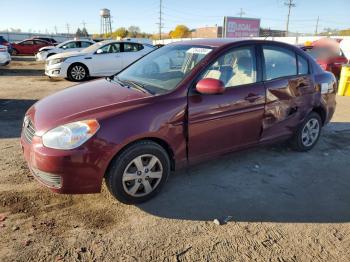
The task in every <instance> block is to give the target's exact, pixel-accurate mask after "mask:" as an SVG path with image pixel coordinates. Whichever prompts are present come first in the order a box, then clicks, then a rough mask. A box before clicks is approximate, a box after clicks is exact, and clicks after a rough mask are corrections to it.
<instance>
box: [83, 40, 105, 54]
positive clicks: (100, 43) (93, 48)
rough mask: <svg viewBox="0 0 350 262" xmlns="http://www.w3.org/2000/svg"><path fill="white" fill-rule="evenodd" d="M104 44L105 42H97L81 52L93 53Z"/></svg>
mask: <svg viewBox="0 0 350 262" xmlns="http://www.w3.org/2000/svg"><path fill="white" fill-rule="evenodd" d="M105 44H106V43H105V42H103V41H102V42H98V43H96V44H93V45H91V46H89V47H87V48H85V49H83V50H82V51H81V52H83V53H93V52H95V51H97V49H99V48H101V47H102V46H103V45H105Z"/></svg>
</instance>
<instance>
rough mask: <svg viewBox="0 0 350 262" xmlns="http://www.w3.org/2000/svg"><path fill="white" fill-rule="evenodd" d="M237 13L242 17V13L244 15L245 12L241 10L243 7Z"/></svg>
mask: <svg viewBox="0 0 350 262" xmlns="http://www.w3.org/2000/svg"><path fill="white" fill-rule="evenodd" d="M238 14H239V17H242V16H243V15H245V12H244V11H243V8H241V11H240V12H239V13H238Z"/></svg>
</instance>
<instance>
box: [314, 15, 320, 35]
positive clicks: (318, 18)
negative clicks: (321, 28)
mask: <svg viewBox="0 0 350 262" xmlns="http://www.w3.org/2000/svg"><path fill="white" fill-rule="evenodd" d="M319 20H320V17H319V16H318V17H317V22H316V28H315V35H317V31H318V22H319Z"/></svg>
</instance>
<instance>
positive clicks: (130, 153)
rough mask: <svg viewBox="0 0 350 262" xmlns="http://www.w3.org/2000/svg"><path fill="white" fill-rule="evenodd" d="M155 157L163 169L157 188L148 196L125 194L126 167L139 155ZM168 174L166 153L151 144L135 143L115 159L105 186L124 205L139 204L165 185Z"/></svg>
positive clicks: (168, 161) (168, 162) (159, 147)
mask: <svg viewBox="0 0 350 262" xmlns="http://www.w3.org/2000/svg"><path fill="white" fill-rule="evenodd" d="M143 154H151V155H155V156H156V157H157V158H158V159H159V160H160V162H161V164H162V167H163V175H162V178H161V181H160V182H159V184H158V186H157V187H156V188H155V190H154V191H152V192H151V193H150V194H148V195H146V196H142V197H133V196H131V195H129V194H127V193H126V192H125V190H124V187H123V182H122V177H123V173H124V170H125V168H126V167H127V165H128V164H129V163H130V162H131V161H132V160H133V159H135V158H136V157H137V156H139V155H143ZM169 173H170V160H169V157H168V154H167V152H166V151H165V150H164V149H163V148H162V147H161V146H160V145H158V144H156V143H153V142H147V141H146V142H140V143H136V144H134V145H132V146H130V147H129V148H127V149H126V150H125V151H123V152H122V153H121V154H120V155H119V156H118V157H117V158H116V159H114V162H113V164H112V166H111V168H110V170H109V171H108V173H107V177H106V184H107V187H108V189H109V191H110V192H111V193H112V194H113V196H114V197H115V198H116V199H118V200H119V201H120V202H122V203H124V204H140V203H143V202H146V201H148V200H149V199H151V198H152V197H154V196H155V195H156V194H157V193H158V192H159V191H160V190H161V189H162V187H163V186H164V184H165V183H166V181H167V179H168V177H169Z"/></svg>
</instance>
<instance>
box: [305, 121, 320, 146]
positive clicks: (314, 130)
mask: <svg viewBox="0 0 350 262" xmlns="http://www.w3.org/2000/svg"><path fill="white" fill-rule="evenodd" d="M319 133H320V123H319V121H318V120H317V119H316V118H311V119H310V120H309V121H307V122H306V124H305V125H304V128H303V130H302V132H301V142H302V143H303V145H304V146H306V147H310V146H312V145H313V144H314V143H315V142H316V141H317V138H318V135H319Z"/></svg>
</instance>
